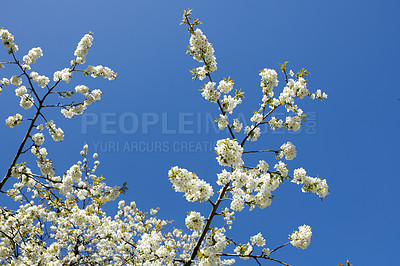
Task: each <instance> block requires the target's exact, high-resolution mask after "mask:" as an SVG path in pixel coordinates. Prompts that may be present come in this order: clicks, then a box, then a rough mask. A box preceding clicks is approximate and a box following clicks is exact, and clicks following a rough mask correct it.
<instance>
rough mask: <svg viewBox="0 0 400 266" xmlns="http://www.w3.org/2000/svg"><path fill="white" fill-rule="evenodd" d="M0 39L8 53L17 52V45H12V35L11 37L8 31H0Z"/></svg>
mask: <svg viewBox="0 0 400 266" xmlns="http://www.w3.org/2000/svg"><path fill="white" fill-rule="evenodd" d="M0 38H1V40H2V42H3V45H4V46H5V47H6V48H8V49H9V51H13V52H16V51H18V45H16V44H15V43H14V35H12V34H11V33H10V32H9V31H8V30H6V29H0Z"/></svg>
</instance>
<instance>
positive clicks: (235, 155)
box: [215, 138, 243, 167]
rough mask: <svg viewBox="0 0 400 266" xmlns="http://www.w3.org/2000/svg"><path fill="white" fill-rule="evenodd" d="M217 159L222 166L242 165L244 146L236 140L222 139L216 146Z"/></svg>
mask: <svg viewBox="0 0 400 266" xmlns="http://www.w3.org/2000/svg"><path fill="white" fill-rule="evenodd" d="M215 152H216V153H217V155H218V157H217V160H218V162H219V164H220V165H222V166H233V167H236V166H241V165H243V160H242V154H243V148H242V147H241V146H240V145H239V143H237V141H236V140H231V139H229V138H228V139H220V140H218V142H217V146H216V147H215Z"/></svg>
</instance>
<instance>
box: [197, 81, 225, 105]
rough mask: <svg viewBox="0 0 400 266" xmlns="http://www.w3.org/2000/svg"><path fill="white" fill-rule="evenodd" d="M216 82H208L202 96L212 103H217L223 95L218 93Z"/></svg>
mask: <svg viewBox="0 0 400 266" xmlns="http://www.w3.org/2000/svg"><path fill="white" fill-rule="evenodd" d="M214 87H215V82H211V81H210V82H208V83H207V84H205V85H204V88H203V92H202V93H201V95H202V96H203V97H204V98H205V99H206V100H207V101H210V102H217V101H218V99H219V97H220V96H221V93H220V92H219V91H217V90H216V89H215V88H214Z"/></svg>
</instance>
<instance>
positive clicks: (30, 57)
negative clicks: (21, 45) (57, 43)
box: [22, 47, 43, 65]
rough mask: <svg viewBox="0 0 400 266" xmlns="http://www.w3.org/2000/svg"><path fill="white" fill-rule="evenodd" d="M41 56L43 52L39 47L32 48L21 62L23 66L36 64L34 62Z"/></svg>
mask: <svg viewBox="0 0 400 266" xmlns="http://www.w3.org/2000/svg"><path fill="white" fill-rule="evenodd" d="M42 55H43V51H42V49H41V48H40V47H36V48H32V49H31V50H29V52H28V54H27V55H25V56H24V57H23V58H22V60H23V61H24V63H25V64H27V65H30V64H33V63H35V62H36V60H37V59H38V58H39V57H41V56H42Z"/></svg>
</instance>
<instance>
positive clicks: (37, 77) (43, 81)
mask: <svg viewBox="0 0 400 266" xmlns="http://www.w3.org/2000/svg"><path fill="white" fill-rule="evenodd" d="M30 76H31V78H32V80H33V81H35V82H37V83H38V84H39V86H40V87H41V88H44V87H46V86H47V84H49V82H50V79H49V78H48V77H46V76H44V75H39V74H38V73H37V72H31V74H30Z"/></svg>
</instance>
